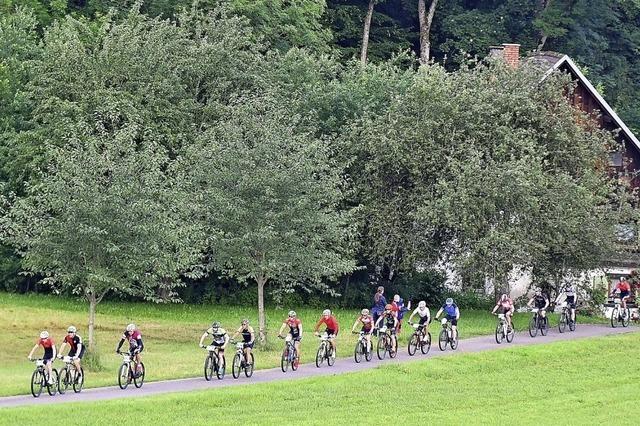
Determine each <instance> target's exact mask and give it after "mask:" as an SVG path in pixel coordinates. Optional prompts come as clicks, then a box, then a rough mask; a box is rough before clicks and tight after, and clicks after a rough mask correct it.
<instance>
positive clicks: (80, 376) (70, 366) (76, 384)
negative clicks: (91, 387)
mask: <svg viewBox="0 0 640 426" xmlns="http://www.w3.org/2000/svg"><path fill="white" fill-rule="evenodd" d="M61 359H62V362H64V367H63V368H62V370H60V380H58V392H59V393H60V395H64V393H65V392H66V391H67V389H69V386H72V387H73V391H74V392H75V393H79V392H80V391H81V390H82V385H84V370H83V369H82V367H80V371H78V370H77V369H76V365H75V364H74V363H73V357H70V356H65V357H61Z"/></svg>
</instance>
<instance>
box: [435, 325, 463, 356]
mask: <svg viewBox="0 0 640 426" xmlns="http://www.w3.org/2000/svg"><path fill="white" fill-rule="evenodd" d="M441 322H442V330H440V335H439V336H438V347H439V348H440V350H441V351H444V350H446V349H447V345H449V346H450V347H451V349H453V350H454V351H455V350H456V349H458V333H456V337H455V338H453V329H452V328H451V324H450V323H449V321H448V320H447V319H446V318H442V320H441Z"/></svg>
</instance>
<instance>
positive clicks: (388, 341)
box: [376, 327, 398, 359]
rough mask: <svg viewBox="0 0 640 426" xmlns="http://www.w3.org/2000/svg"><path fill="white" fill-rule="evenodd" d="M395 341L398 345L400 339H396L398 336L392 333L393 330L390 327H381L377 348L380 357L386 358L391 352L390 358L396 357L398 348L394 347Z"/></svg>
mask: <svg viewBox="0 0 640 426" xmlns="http://www.w3.org/2000/svg"><path fill="white" fill-rule="evenodd" d="M394 343H396V345H397V343H398V341H397V340H396V336H394V335H393V334H392V330H391V329H390V328H387V327H382V328H381V329H379V330H378V345H377V349H376V352H377V354H378V359H384V358H385V357H386V356H387V354H389V358H395V357H396V355H397V350H394V349H393V347H394ZM396 347H397V346H396Z"/></svg>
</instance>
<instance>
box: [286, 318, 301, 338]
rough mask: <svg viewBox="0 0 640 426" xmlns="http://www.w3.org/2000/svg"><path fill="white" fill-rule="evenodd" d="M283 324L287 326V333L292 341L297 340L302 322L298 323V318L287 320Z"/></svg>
mask: <svg viewBox="0 0 640 426" xmlns="http://www.w3.org/2000/svg"><path fill="white" fill-rule="evenodd" d="M284 322H285V324H287V325H288V326H289V333H290V334H291V337H293V338H294V339H297V338H299V337H300V326H301V325H302V321H300V320H299V319H298V318H287V319H286V320H285V321H284Z"/></svg>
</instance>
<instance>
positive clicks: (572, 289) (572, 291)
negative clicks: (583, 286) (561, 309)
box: [563, 285, 576, 297]
mask: <svg viewBox="0 0 640 426" xmlns="http://www.w3.org/2000/svg"><path fill="white" fill-rule="evenodd" d="M563 291H564V294H565V295H566V296H567V297H574V296H575V295H576V286H574V285H568V286H566V287H565V288H564V289H563Z"/></svg>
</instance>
